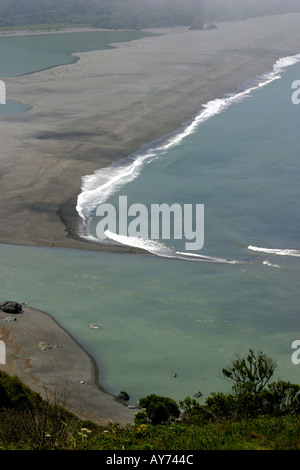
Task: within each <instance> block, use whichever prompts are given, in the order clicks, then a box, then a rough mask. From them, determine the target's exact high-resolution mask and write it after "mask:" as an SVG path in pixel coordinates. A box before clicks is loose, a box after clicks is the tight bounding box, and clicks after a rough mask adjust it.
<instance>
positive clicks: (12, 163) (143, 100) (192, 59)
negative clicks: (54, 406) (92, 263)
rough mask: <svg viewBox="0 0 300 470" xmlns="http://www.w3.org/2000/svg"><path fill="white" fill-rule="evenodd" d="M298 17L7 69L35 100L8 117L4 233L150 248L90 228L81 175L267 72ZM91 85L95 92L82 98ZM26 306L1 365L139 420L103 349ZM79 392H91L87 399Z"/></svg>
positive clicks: (294, 34) (184, 33) (0, 129)
mask: <svg viewBox="0 0 300 470" xmlns="http://www.w3.org/2000/svg"><path fill="white" fill-rule="evenodd" d="M299 20H300V14H292V15H283V16H282V17H277V16H276V17H265V18H259V19H251V20H247V21H244V22H239V23H231V24H228V23H225V24H218V28H219V29H217V30H213V31H188V30H187V29H186V28H174V29H171V30H170V29H164V30H161V33H162V34H161V36H159V37H152V38H143V39H139V40H136V41H132V42H130V43H121V44H118V45H117V47H116V48H115V49H109V50H105V51H103V50H102V51H101V50H100V51H93V52H89V53H80V54H76V55H78V57H79V60H78V61H77V62H76V63H74V64H70V65H65V66H58V67H55V68H52V69H49V70H46V71H42V72H37V73H35V74H32V75H29V76H23V77H13V78H10V79H8V80H7V85H8V93H9V95H10V96H9V98H10V97H11V98H12V99H15V100H17V101H23V102H28V104H29V105H30V104H32V109H31V110H30V111H28V112H27V113H24V115H15V116H9V117H7V116H6V117H5V118H0V138H1V144H2V155H1V163H0V168H1V170H2V172H3V177H2V179H1V201H2V204H1V207H0V217H1V219H2V220H3V221H5V224H3V228H2V229H1V234H0V243H3V244H10V245H14V244H17V245H23V246H50V247H51V246H52V245H54V246H55V247H60V248H72V249H74V248H75V249H87V250H98V251H111V252H116V253H142V254H146V253H148V252H146V251H144V250H139V249H134V248H128V247H119V246H115V247H112V246H107V245H100V244H93V243H91V242H90V241H85V240H83V239H80V237H79V236H78V234H77V231H76V228H77V222H78V214H77V212H76V199H77V197H78V194H79V193H80V188H81V177H82V176H84V175H85V174H92V173H93V172H94V171H97V170H99V169H100V168H104V167H106V166H109V165H110V164H111V163H113V162H117V161H119V160H121V159H123V158H125V157H128V156H129V155H131V154H133V153H136V152H137V151H138V150H139V149H141V148H142V147H144V146H145V142H154V141H157V140H160V139H162V138H163V137H164V136H167V135H169V134H171V133H173V132H176V130H177V129H180V128H182V126H184V125H185V123H187V122H190V121H191V120H192V119H193V118H194V117H195V116H196V115H197V114H198V113H199V112H200V110H201V106H202V105H204V104H206V103H208V102H209V101H211V100H214V99H217V98H222V97H224V95H225V94H226V93H231V92H234V91H235V90H236V89H237V88H238V87H239V86H240V85H242V84H243V83H245V82H246V81H247V80H249V79H251V78H254V77H255V76H258V75H260V74H263V73H266V72H267V71H268V70H270V69H271V68H272V66H273V65H274V63H275V62H276V60H278V59H279V58H281V57H284V56H287V55H296V54H298V53H299V52H300V51H299V49H298V47H299V44H300V31H299V28H298V25H299ZM273 21H274V22H275V23H276V24H275V25H274V23H273ZM255 25H256V27H257V30H255V36H253V28H255ZM276 25H277V26H276ZM288 25H289V26H290V29H288V28H287V27H288ZM156 31H157V30H156ZM278 31H280V32H281V33H282V34H281V35H280V37H279V38H277V35H278ZM66 32H68V31H66ZM152 32H154V31H153V30H152ZM284 32H285V34H284ZM53 33H58V32H56V31H55V32H53ZM34 34H37V33H34ZM203 34H204V35H206V36H205V40H204V39H203V37H204V36H203ZM209 35H210V36H209ZM0 36H1V34H0ZM5 36H6V37H7V35H5ZM275 36H276V38H277V40H278V43H277V44H276V42H275ZM237 40H240V44H237V42H236V41H237ZM274 44H276V46H274ZM174 48H175V50H176V54H175V55H172V54H174ZM83 84H85V86H86V90H85V91H86V93H85V94H84V99H77V98H78V97H79V96H80V93H82V90H84V87H83ZM99 90H101V93H100V92H99ZM98 93H99V95H98ZM21 315H22V316H20V314H19V315H17V316H16V317H17V321H15V322H7V325H5V327H4V324H3V322H2V320H3V319H4V318H5V317H7V316H8V315H7V314H5V313H4V312H2V311H1V310H0V318H1V323H0V332H2V331H3V332H4V333H3V334H4V335H5V338H7V348H8V351H9V355H8V357H9V358H11V359H10V360H11V364H9V365H8V366H0V368H1V369H2V370H8V369H9V370H10V371H11V373H16V375H18V376H19V377H20V379H21V380H24V383H26V385H28V386H30V387H32V388H33V389H34V390H36V391H38V390H40V391H41V392H43V391H44V387H45V386H46V387H47V391H49V393H52V395H53V394H55V393H56V392H57V393H60V394H62V395H63V394H65V393H66V392H69V390H68V389H67V390H66V389H65V387H66V385H67V386H68V387H70V388H71V392H72V393H71V396H70V398H69V399H70V400H71V406H69V409H70V410H71V411H72V408H75V409H76V411H74V413H75V414H77V415H79V416H82V417H84V418H86V419H94V420H95V421H96V422H98V423H100V424H102V423H104V422H107V421H108V420H113V421H115V422H119V423H120V424H124V425H126V424H127V423H131V422H132V419H133V415H134V411H132V410H129V409H128V408H127V407H126V406H124V404H123V403H120V402H118V400H117V399H116V398H115V397H113V396H111V395H110V394H108V393H107V392H106V391H105V390H104V389H102V387H101V386H100V383H101V377H99V368H98V366H97V364H96V363H95V361H94V359H93V358H92V357H91V356H90V355H89V353H88V352H87V351H85V350H84V348H82V346H81V345H80V344H77V342H76V340H75V339H74V338H72V337H71V335H70V334H69V333H68V332H67V331H66V330H64V329H63V328H62V327H61V326H60V325H59V323H57V322H56V320H55V319H54V318H53V317H52V316H51V315H49V314H47V313H45V312H41V311H39V310H35V309H32V308H30V307H24V313H23V314H21ZM4 316H5V317H4ZM29 316H30V318H29ZM31 319H32V320H33V322H31V321H30V320H31ZM35 319H36V320H38V321H37V323H35V321H34V320H35ZM19 325H21V328H22V332H21V331H20V329H19V330H18V327H19ZM32 325H34V327H33V326H32ZM36 325H38V326H37V327H36ZM46 325H47V326H48V327H46ZM42 328H46V330H44V331H45V335H44V334H43V336H42V334H41V330H40V329H42ZM47 328H48V329H47ZM24 332H25V333H27V336H26V334H24ZM46 333H47V334H49V335H50V336H49V341H50V340H51V342H52V340H53V344H58V345H59V343H60V344H63V345H64V346H63V347H62V348H52V349H51V350H48V351H40V350H39V349H37V348H36V345H37V343H38V342H39V341H45V340H46V339H47V338H48V337H47V338H46ZM51 334H52V335H53V336H51ZM39 338H40V339H39ZM45 338H46V339H45ZM0 339H1V338H0ZM55 340H56V341H55ZM61 351H62V356H59V355H60V354H61ZM64 351H65V352H66V351H67V354H64ZM48 353H49V354H48ZM58 356H59V357H60V359H61V365H62V367H61V369H60V370H57V362H56V360H57V359H58ZM49 359H50V360H49ZM60 359H59V360H60ZM95 367H97V370H96V369H95ZM5 368H6V369H5ZM70 371H74V374H73V375H74V377H76V382H75V381H73V380H71V376H70ZM87 371H88V373H87ZM66 376H67V377H68V381H67V383H66V381H65V379H66ZM86 376H87V377H88V378H87V379H85V377H86ZM81 378H82V380H85V381H86V384H85V385H82V384H81V383H80V380H81ZM74 380H75V379H74ZM96 382H97V383H96ZM98 382H99V383H98ZM75 398H79V399H80V400H83V401H84V404H85V407H84V409H82V405H80V403H76V404H75V402H73V401H74V399H75Z"/></svg>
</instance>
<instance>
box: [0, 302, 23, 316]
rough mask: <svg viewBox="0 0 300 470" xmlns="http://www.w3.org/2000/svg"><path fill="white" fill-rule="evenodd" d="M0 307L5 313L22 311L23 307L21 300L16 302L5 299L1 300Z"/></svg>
mask: <svg viewBox="0 0 300 470" xmlns="http://www.w3.org/2000/svg"><path fill="white" fill-rule="evenodd" d="M0 309H1V310H3V312H5V313H22V312H23V307H22V304H20V303H19V302H15V301H12V300H5V301H4V302H0Z"/></svg>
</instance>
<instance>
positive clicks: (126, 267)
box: [0, 56, 300, 403]
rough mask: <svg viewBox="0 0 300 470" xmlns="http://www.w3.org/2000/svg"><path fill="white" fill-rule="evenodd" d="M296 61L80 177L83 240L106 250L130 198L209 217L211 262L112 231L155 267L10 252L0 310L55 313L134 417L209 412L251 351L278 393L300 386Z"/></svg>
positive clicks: (2, 266)
mask: <svg viewBox="0 0 300 470" xmlns="http://www.w3.org/2000/svg"><path fill="white" fill-rule="evenodd" d="M299 58H300V57H299V56H297V57H294V58H284V59H282V60H281V61H279V62H278V63H277V64H275V65H274V70H272V71H269V72H268V71H266V75H264V76H263V77H256V78H255V79H253V80H250V81H249V82H248V83H247V84H244V85H243V84H241V88H240V89H239V90H237V91H235V90H232V92H233V93H232V94H231V95H228V96H226V97H224V99H221V100H219V99H218V100H216V101H213V102H211V103H208V104H207V106H206V107H205V108H204V109H203V110H199V115H198V116H196V117H195V119H194V120H193V121H192V122H191V123H190V124H188V125H187V126H186V128H185V129H179V130H174V134H173V135H171V136H166V139H164V140H163V141H161V142H159V143H155V144H154V143H152V144H148V145H145V147H144V148H143V149H140V150H139V149H137V153H136V154H135V155H131V156H128V158H127V159H125V160H124V161H122V162H120V163H119V164H115V165H112V166H111V167H109V168H107V169H104V170H103V169H102V170H99V171H98V172H95V174H93V175H83V179H82V192H81V194H80V195H78V204H77V210H78V213H79V215H80V219H79V222H80V224H79V230H80V233H81V235H82V236H84V237H90V238H91V239H92V240H93V241H95V240H97V232H96V227H97V224H98V221H99V217H98V216H97V213H96V211H97V207H98V206H99V204H101V203H104V202H105V203H109V204H110V205H111V206H113V207H116V208H117V206H118V201H119V197H120V196H126V197H127V200H128V205H132V204H135V203H139V204H144V205H145V206H146V207H150V206H151V204H154V203H159V204H161V203H167V204H173V203H178V204H181V205H184V204H192V205H195V204H203V205H204V245H203V248H202V249H199V250H196V251H187V250H186V247H185V241H186V240H180V239H179V240H177V239H175V238H171V239H163V238H159V239H157V240H154V243H153V241H152V240H150V239H149V238H143V239H138V240H137V239H135V238H133V237H127V238H124V237H120V235H119V234H118V233H117V232H115V233H112V231H111V230H110V231H109V232H108V235H109V238H108V239H107V240H106V242H107V243H112V242H114V243H116V242H122V243H125V244H128V245H132V246H143V247H144V248H145V249H147V250H148V251H149V255H133V254H128V255H127V254H114V253H100V252H99V253H94V252H87V251H81V250H64V249H59V248H54V249H52V248H33V247H21V246H17V247H12V246H10V245H0V253H1V263H0V272H1V278H2V280H1V297H2V298H3V299H4V298H11V299H16V300H19V301H22V302H27V303H28V304H29V305H31V306H33V307H36V308H39V309H42V310H45V311H47V312H49V313H50V314H51V315H52V316H53V317H54V318H55V319H56V320H57V321H58V322H59V323H60V324H61V325H62V326H64V327H65V328H66V329H67V330H68V331H70V333H71V334H72V335H73V336H74V337H75V338H76V339H77V340H78V341H79V342H80V343H81V344H82V345H83V346H84V347H85V348H86V349H87V350H88V351H89V352H90V353H91V354H92V355H93V357H94V358H95V360H96V361H97V363H98V365H99V369H100V380H101V384H102V385H103V386H104V387H105V388H106V389H107V390H108V391H109V392H111V393H113V394H118V393H119V391H120V390H126V391H127V392H128V393H129V395H130V397H131V403H135V402H136V401H137V400H138V399H139V398H140V397H142V396H145V395H147V394H149V393H158V394H161V395H165V396H170V397H173V398H175V399H176V400H180V399H183V398H184V397H186V396H193V395H194V393H196V392H198V391H201V392H202V393H203V396H202V397H201V398H200V401H201V402H203V400H204V399H205V397H206V396H208V395H209V394H210V393H212V392H216V391H228V390H230V386H231V384H230V383H228V382H227V381H224V380H223V379H222V378H221V376H220V372H221V370H222V367H224V366H226V365H227V364H228V363H229V362H230V361H231V360H232V359H233V358H234V356H235V355H236V354H241V355H243V354H246V353H247V352H248V350H249V349H250V348H252V349H254V350H262V351H264V352H265V353H266V354H268V355H269V356H270V357H272V358H273V359H274V360H275V361H276V362H277V369H276V374H275V377H274V378H275V379H276V378H281V379H284V380H290V381H292V382H295V383H300V380H299V379H300V377H299V371H300V370H299V365H298V366H297V365H294V364H293V363H292V360H291V356H292V353H293V349H292V347H291V345H292V342H293V341H294V340H297V339H300V331H299V326H300V324H299V304H300V302H299V300H300V288H299V279H300V267H299V261H300V244H299V230H300V211H299V200H300V199H299V196H300V188H299V149H300V135H299V112H300V105H298V106H297V105H295V104H293V103H292V100H291V97H292V93H293V90H292V88H291V86H292V83H293V82H294V81H295V80H298V79H299V77H300V63H299ZM249 78H251V77H249ZM229 91H230V90H229ZM145 144H146V143H145ZM150 223H151V220H150ZM91 323H96V324H98V325H100V327H101V328H100V329H99V330H92V329H90V328H89V324H91ZM40 340H41V341H42V340H43V338H40ZM174 373H176V374H177V377H174V376H173V374H174ZM83 379H84V378H83Z"/></svg>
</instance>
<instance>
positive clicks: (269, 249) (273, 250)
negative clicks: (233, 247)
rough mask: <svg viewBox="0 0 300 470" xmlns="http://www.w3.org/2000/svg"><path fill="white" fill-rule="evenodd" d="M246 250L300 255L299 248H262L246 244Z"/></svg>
mask: <svg viewBox="0 0 300 470" xmlns="http://www.w3.org/2000/svg"><path fill="white" fill-rule="evenodd" d="M248 250H251V251H257V252H261V253H267V254H270V255H278V256H296V257H299V256H300V250H290V249H280V248H279V249H278V248H262V247H259V246H252V245H249V246H248Z"/></svg>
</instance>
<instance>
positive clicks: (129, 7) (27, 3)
mask: <svg viewBox="0 0 300 470" xmlns="http://www.w3.org/2000/svg"><path fill="white" fill-rule="evenodd" d="M295 11H298V12H299V11H300V2H299V0H0V26H1V27H4V26H28V25H43V24H44V25H55V24H58V23H59V24H60V25H61V24H65V25H89V26H95V27H102V28H130V29H140V28H146V27H160V26H178V25H190V24H191V23H192V22H193V21H194V20H195V19H197V18H201V19H202V21H203V22H204V23H210V22H213V21H223V20H236V19H238V20H239V19H245V18H248V17H253V16H262V15H269V14H281V13H287V12H295Z"/></svg>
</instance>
